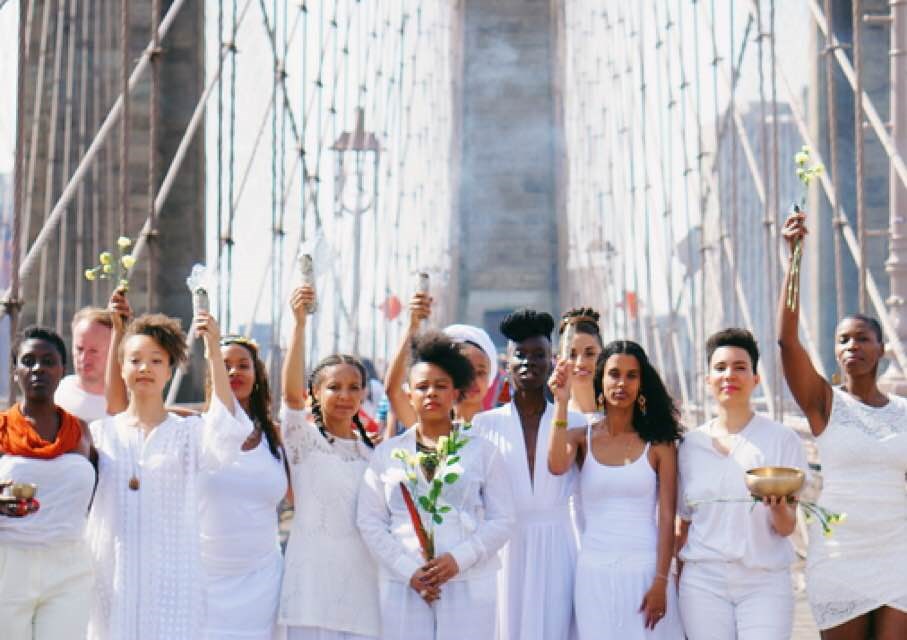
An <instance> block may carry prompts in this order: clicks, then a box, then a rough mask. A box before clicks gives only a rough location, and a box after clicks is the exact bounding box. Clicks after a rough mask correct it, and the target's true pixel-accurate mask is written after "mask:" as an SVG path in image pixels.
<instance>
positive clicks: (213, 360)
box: [195, 311, 236, 415]
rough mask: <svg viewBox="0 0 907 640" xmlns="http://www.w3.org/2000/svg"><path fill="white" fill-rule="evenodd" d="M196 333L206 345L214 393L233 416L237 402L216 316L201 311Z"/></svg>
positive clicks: (197, 319) (206, 355)
mask: <svg viewBox="0 0 907 640" xmlns="http://www.w3.org/2000/svg"><path fill="white" fill-rule="evenodd" d="M195 332H196V335H198V336H199V337H200V338H201V339H202V342H203V343H204V345H205V359H206V360H207V361H208V372H209V374H210V376H211V390H212V393H213V395H215V396H217V399H218V400H220V402H221V404H222V405H224V407H225V408H226V409H227V411H229V412H230V415H233V414H234V410H235V407H236V400H235V398H234V397H233V390H232V389H230V380H229V378H228V377H227V367H226V366H225V365H224V356H223V354H222V353H221V350H220V328H219V327H218V326H217V321H216V320H215V319H214V316H212V315H211V314H210V313H208V312H207V311H199V313H198V315H197V316H196V317H195Z"/></svg>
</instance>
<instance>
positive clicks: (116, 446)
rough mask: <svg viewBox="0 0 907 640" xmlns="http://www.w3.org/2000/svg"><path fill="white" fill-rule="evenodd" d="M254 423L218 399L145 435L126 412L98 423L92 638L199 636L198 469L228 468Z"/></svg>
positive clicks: (184, 639)
mask: <svg viewBox="0 0 907 640" xmlns="http://www.w3.org/2000/svg"><path fill="white" fill-rule="evenodd" d="M251 429H252V425H251V423H250V422H249V421H248V418H246V417H245V413H243V411H242V409H239V408H238V407H237V409H236V417H234V416H232V415H230V412H229V411H227V409H226V408H225V407H224V406H223V405H222V404H221V403H220V402H219V401H218V400H217V398H216V397H215V398H212V401H211V408H210V410H209V411H208V413H206V414H204V415H203V416H201V417H198V416H192V417H188V418H184V417H180V416H177V415H174V414H170V415H169V417H168V418H167V420H165V421H164V422H163V423H161V424H159V425H158V426H157V427H155V428H154V429H153V430H152V431H151V432H150V433H149V434H148V437H147V438H145V439H144V441H143V440H142V432H141V431H140V430H138V429H136V428H135V427H133V426H131V425H129V424H128V423H127V417H126V415H125V414H122V413H121V414H119V415H116V416H110V417H107V418H104V419H103V420H98V421H96V422H93V423H92V424H91V435H92V438H93V439H94V444H95V447H96V448H97V450H98V457H99V461H98V487H97V491H96V493H95V499H94V504H93V506H92V509H91V514H90V516H89V519H88V526H87V530H86V536H87V540H88V544H89V547H90V549H91V553H92V556H93V558H94V565H95V567H94V569H95V593H94V599H93V603H92V607H91V617H90V621H89V628H88V638H90V639H91V640H106V639H110V640H139V638H141V640H196V639H197V638H200V637H201V634H202V629H203V625H204V588H205V580H204V574H203V571H202V568H201V558H200V552H199V504H198V502H199V487H198V485H199V481H200V475H201V472H202V471H204V470H207V469H214V468H218V467H222V466H225V465H228V464H230V463H231V462H232V461H233V460H234V459H235V458H236V456H237V455H239V452H240V447H241V445H242V443H243V440H244V439H245V437H246V435H248V433H249V431H251ZM133 475H135V476H136V477H137V478H138V480H139V483H140V486H139V489H138V490H137V491H133V490H131V489H130V488H129V484H130V478H132V476H133Z"/></svg>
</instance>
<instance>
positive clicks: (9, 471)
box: [0, 453, 95, 547]
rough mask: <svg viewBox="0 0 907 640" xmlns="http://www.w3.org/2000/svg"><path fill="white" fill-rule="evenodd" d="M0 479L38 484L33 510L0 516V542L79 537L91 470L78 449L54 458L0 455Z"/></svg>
mask: <svg viewBox="0 0 907 640" xmlns="http://www.w3.org/2000/svg"><path fill="white" fill-rule="evenodd" d="M0 480H13V481H14V482H29V483H32V484H36V485H38V493H37V495H36V496H35V497H36V498H37V500H38V502H39V503H40V505H41V508H40V510H38V512H37V513H33V514H30V515H28V516H25V517H22V518H9V517H5V516H2V518H3V519H2V521H0V545H14V546H21V547H49V546H53V545H56V544H59V543H67V542H77V541H78V540H80V539H81V538H82V535H83V530H84V528H85V522H86V520H87V517H88V506H89V504H90V503H91V494H92V491H94V481H95V472H94V467H92V466H91V462H89V461H88V458H86V457H85V456H83V455H82V454H80V453H64V454H63V455H61V456H57V457H56V458H51V459H50V460H45V459H42V458H25V457H22V456H12V455H5V456H2V457H0Z"/></svg>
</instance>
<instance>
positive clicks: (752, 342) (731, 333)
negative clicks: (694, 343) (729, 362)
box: [705, 327, 759, 372]
mask: <svg viewBox="0 0 907 640" xmlns="http://www.w3.org/2000/svg"><path fill="white" fill-rule="evenodd" d="M720 347H738V348H740V349H743V350H744V351H746V352H747V353H748V354H749V356H750V362H751V363H752V364H753V371H754V372H755V371H756V368H757V367H758V366H759V345H757V344H756V338H754V337H753V334H752V333H751V332H749V331H747V330H746V329H740V328H738V327H730V328H728V329H722V330H721V331H719V332H717V333H713V334H712V335H710V336H709V339H708V340H706V342H705V355H706V364H711V362H712V356H713V355H715V352H716V351H717V350H718V349H719V348H720Z"/></svg>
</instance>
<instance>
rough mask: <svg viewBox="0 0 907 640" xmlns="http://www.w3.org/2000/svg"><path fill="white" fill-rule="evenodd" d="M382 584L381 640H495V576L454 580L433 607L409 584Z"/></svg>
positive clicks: (386, 581)
mask: <svg viewBox="0 0 907 640" xmlns="http://www.w3.org/2000/svg"><path fill="white" fill-rule="evenodd" d="M379 584H380V592H381V599H380V602H381V640H415V639H418V640H463V639H464V638H468V639H469V640H494V637H495V630H496V623H497V577H496V575H495V574H493V573H492V574H489V575H484V576H478V577H474V578H469V579H467V580H451V581H450V582H448V583H446V584H444V585H443V586H442V587H441V598H440V599H439V600H436V601H435V602H434V603H432V605H431V606H429V605H427V604H425V601H424V600H423V599H422V598H420V597H419V594H418V593H416V592H415V591H413V590H412V589H411V588H410V586H409V585H408V584H404V583H402V582H395V581H391V580H380V581H379ZM539 604H540V606H541V604H542V603H539Z"/></svg>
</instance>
